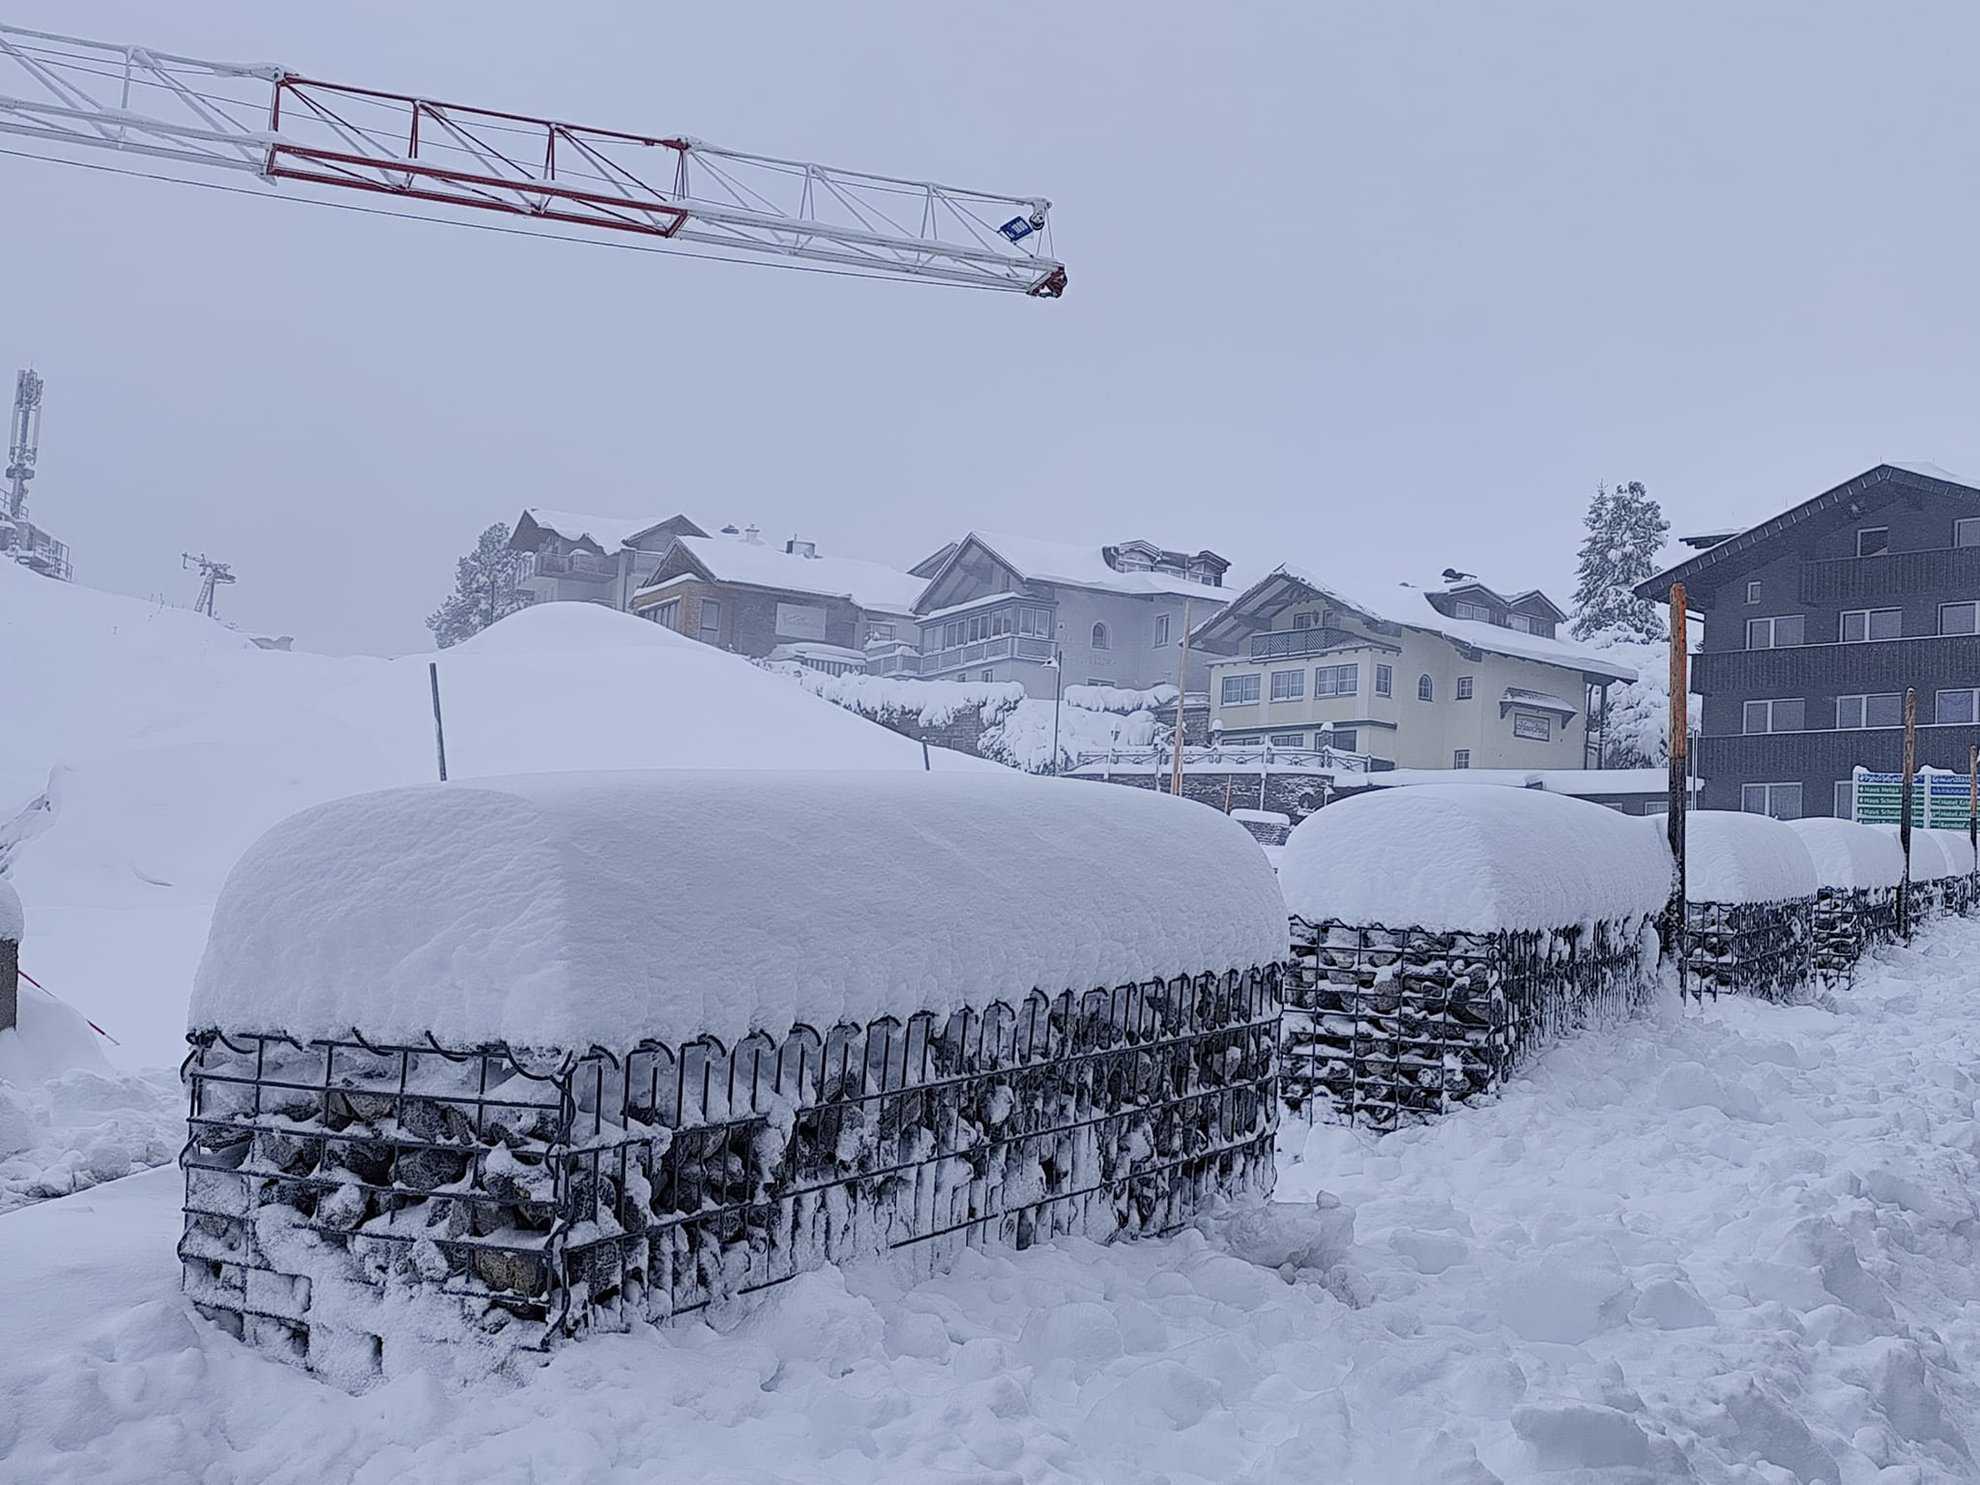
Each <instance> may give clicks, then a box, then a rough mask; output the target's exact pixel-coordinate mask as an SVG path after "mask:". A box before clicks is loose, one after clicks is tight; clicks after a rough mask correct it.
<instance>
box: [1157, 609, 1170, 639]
mask: <svg viewBox="0 0 1980 1485" xmlns="http://www.w3.org/2000/svg"><path fill="white" fill-rule="evenodd" d="M1168 642H1169V616H1168V615H1167V614H1157V615H1156V616H1155V643H1156V644H1157V645H1158V646H1159V645H1165V644H1167V643H1168Z"/></svg>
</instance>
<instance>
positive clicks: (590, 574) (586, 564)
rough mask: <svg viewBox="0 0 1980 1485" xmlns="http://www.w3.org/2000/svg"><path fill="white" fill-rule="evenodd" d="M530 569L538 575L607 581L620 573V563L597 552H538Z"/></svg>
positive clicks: (533, 557)
mask: <svg viewBox="0 0 1980 1485" xmlns="http://www.w3.org/2000/svg"><path fill="white" fill-rule="evenodd" d="M530 570H531V571H532V572H533V573H535V574H536V575H537V576H538V577H570V578H578V579H580V580H582V581H591V582H607V581H609V580H610V579H612V578H615V577H617V576H618V574H619V565H618V563H617V562H615V561H613V560H612V559H611V558H610V557H601V556H599V555H597V554H596V553H595V552H536V553H534V554H532V560H531V562H530Z"/></svg>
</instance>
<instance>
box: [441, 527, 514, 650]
mask: <svg viewBox="0 0 1980 1485" xmlns="http://www.w3.org/2000/svg"><path fill="white" fill-rule="evenodd" d="M523 557H524V554H523V553H521V552H512V551H510V550H509V528H508V526H506V525H505V524H504V523H502V522H501V521H497V522H496V523H495V524H494V525H493V526H490V527H489V528H488V529H487V530H486V531H484V532H482V533H481V538H480V540H478V541H477V542H475V544H474V550H473V551H472V552H469V553H468V554H467V555H466V556H465V557H463V558H461V560H460V561H459V563H457V564H456V565H455V569H454V591H453V592H452V593H450V594H448V595H447V601H446V602H445V603H443V604H441V605H440V607H439V608H437V609H435V610H434V611H433V612H432V613H430V614H428V615H427V617H426V627H427V628H428V629H431V630H432V631H433V639H434V643H436V644H437V645H439V647H440V648H441V649H443V650H444V649H446V648H447V647H448V646H449V645H457V644H459V643H460V642H461V641H462V640H464V639H468V638H470V637H472V636H473V635H476V634H479V633H481V631H482V630H484V629H486V628H487V627H488V626H489V625H490V624H493V623H494V622H495V621H496V620H497V619H506V618H507V617H508V616H509V615H510V614H512V613H514V612H515V611H516V610H517V609H519V608H528V607H529V604H530V595H529V594H528V593H527V592H525V591H524V589H523V586H522V576H523Z"/></svg>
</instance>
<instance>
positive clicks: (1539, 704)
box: [1505, 686, 1581, 717]
mask: <svg viewBox="0 0 1980 1485" xmlns="http://www.w3.org/2000/svg"><path fill="white" fill-rule="evenodd" d="M1505 700H1506V702H1507V703H1509V704H1511V705H1514V706H1528V707H1532V708H1534V709H1535V710H1537V711H1543V712H1559V713H1561V714H1562V715H1563V716H1568V717H1572V716H1573V715H1574V714H1575V713H1576V712H1578V711H1580V710H1581V708H1580V707H1579V706H1577V705H1576V704H1575V703H1574V702H1572V701H1569V700H1568V699H1567V698H1566V697H1565V696H1556V695H1554V694H1553V693H1552V692H1550V691H1529V690H1527V688H1526V687H1524V686H1508V687H1506V695H1505Z"/></svg>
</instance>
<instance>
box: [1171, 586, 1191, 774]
mask: <svg viewBox="0 0 1980 1485" xmlns="http://www.w3.org/2000/svg"><path fill="white" fill-rule="evenodd" d="M1182 629H1183V632H1182V648H1181V649H1179V650H1177V651H1176V741H1175V752H1176V756H1175V767H1174V771H1173V773H1172V774H1171V776H1170V779H1169V792H1170V793H1171V794H1176V795H1180V794H1181V793H1182V784H1183V681H1184V679H1185V678H1186V677H1187V676H1188V674H1189V596H1188V595H1187V594H1185V595H1184V596H1183V625H1182Z"/></svg>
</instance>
